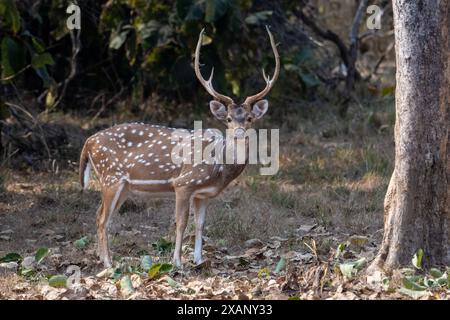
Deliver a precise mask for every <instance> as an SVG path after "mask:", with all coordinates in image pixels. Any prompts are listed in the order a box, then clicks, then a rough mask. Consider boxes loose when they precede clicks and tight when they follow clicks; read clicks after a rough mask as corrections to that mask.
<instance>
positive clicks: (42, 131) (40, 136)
mask: <svg viewBox="0 0 450 320" xmlns="http://www.w3.org/2000/svg"><path fill="white" fill-rule="evenodd" d="M5 105H7V106H8V107H10V108H15V109H17V110H19V111H21V112H22V113H24V114H25V115H26V116H27V117H29V118H30V119H31V121H32V122H33V124H34V125H35V126H37V127H38V129H39V131H40V133H41V134H40V135H39V138H40V139H41V142H42V144H43V145H44V147H45V151H46V152H47V155H48V158H49V159H51V157H52V154H51V152H50V148H49V147H48V144H47V140H46V138H45V132H44V129H43V128H42V126H41V124H40V123H39V120H38V119H37V118H36V117H35V116H33V115H32V114H31V113H30V112H29V111H28V110H26V109H25V108H24V107H22V106H19V105H17V104H14V103H10V102H5ZM30 129H31V130H32V129H33V128H30Z"/></svg>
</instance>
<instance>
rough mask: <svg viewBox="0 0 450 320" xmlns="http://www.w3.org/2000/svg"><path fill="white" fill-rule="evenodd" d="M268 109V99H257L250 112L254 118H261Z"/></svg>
mask: <svg viewBox="0 0 450 320" xmlns="http://www.w3.org/2000/svg"><path fill="white" fill-rule="evenodd" d="M267 109H269V101H267V100H265V99H264V100H259V101H258V102H256V103H255V104H254V105H253V108H252V113H253V115H254V117H255V118H256V119H259V118H261V117H262V116H263V115H264V114H265V113H266V112H267Z"/></svg>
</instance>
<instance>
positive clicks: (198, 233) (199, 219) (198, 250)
mask: <svg viewBox="0 0 450 320" xmlns="http://www.w3.org/2000/svg"><path fill="white" fill-rule="evenodd" d="M192 202H193V203H192V204H193V210H194V215H195V250H194V263H195V264H200V263H202V262H203V259H202V240H203V238H202V234H203V225H204V223H205V214H206V204H207V201H206V199H198V198H194V199H193V201H192Z"/></svg>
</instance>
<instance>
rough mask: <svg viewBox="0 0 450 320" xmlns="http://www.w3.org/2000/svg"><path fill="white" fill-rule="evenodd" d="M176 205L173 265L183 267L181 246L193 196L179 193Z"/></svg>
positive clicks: (177, 193)
mask: <svg viewBox="0 0 450 320" xmlns="http://www.w3.org/2000/svg"><path fill="white" fill-rule="evenodd" d="M175 196H176V204H175V220H176V229H177V230H176V231H177V235H176V239H175V251H174V254H173V263H174V265H175V266H177V267H181V245H182V242H183V234H184V230H185V229H186V225H187V222H188V218H189V207H190V197H191V195H190V194H188V193H187V192H183V191H177V192H176V194H175Z"/></svg>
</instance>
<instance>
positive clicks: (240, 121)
mask: <svg viewBox="0 0 450 320" xmlns="http://www.w3.org/2000/svg"><path fill="white" fill-rule="evenodd" d="M266 30H267V33H268V34H269V39H270V44H271V46H272V50H273V54H274V56H275V71H274V74H273V76H272V77H269V76H266V74H265V72H264V69H263V77H264V80H265V81H266V87H265V88H264V89H263V90H262V91H261V92H259V93H257V94H255V95H253V96H250V97H247V98H246V99H245V101H244V102H243V103H241V104H237V103H235V102H234V101H233V99H231V98H230V97H228V96H225V95H222V94H220V93H218V92H217V91H216V90H214V87H213V85H212V79H213V75H214V68H213V69H212V71H211V75H210V77H209V79H208V80H205V79H204V78H203V76H202V74H201V72H200V61H199V60H200V49H201V46H202V39H203V33H204V31H205V29H203V30H202V31H201V32H200V36H199V39H198V43H197V48H196V50H195V62H194V68H195V74H196V75H197V78H198V80H199V81H200V83H201V84H202V85H203V87H204V88H205V89H206V91H208V93H209V94H210V95H211V96H213V97H214V100H211V101H210V103H209V107H210V109H211V112H212V114H213V115H214V116H215V117H216V118H217V119H218V120H220V121H223V122H225V124H226V125H227V127H228V129H232V130H234V134H235V137H236V138H243V137H244V135H245V131H246V130H247V129H248V128H251V127H252V126H253V123H254V122H255V121H256V120H257V119H260V118H261V117H262V116H263V115H264V114H265V113H266V112H267V109H268V108H269V102H268V101H267V100H265V99H263V98H264V97H265V96H266V95H267V94H268V93H269V91H270V89H272V87H273V84H274V83H275V81H276V80H277V78H278V74H279V72H280V56H279V55H278V51H277V47H276V44H275V41H274V39H273V36H272V33H270V30H269V28H268V27H267V26H266Z"/></svg>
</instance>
